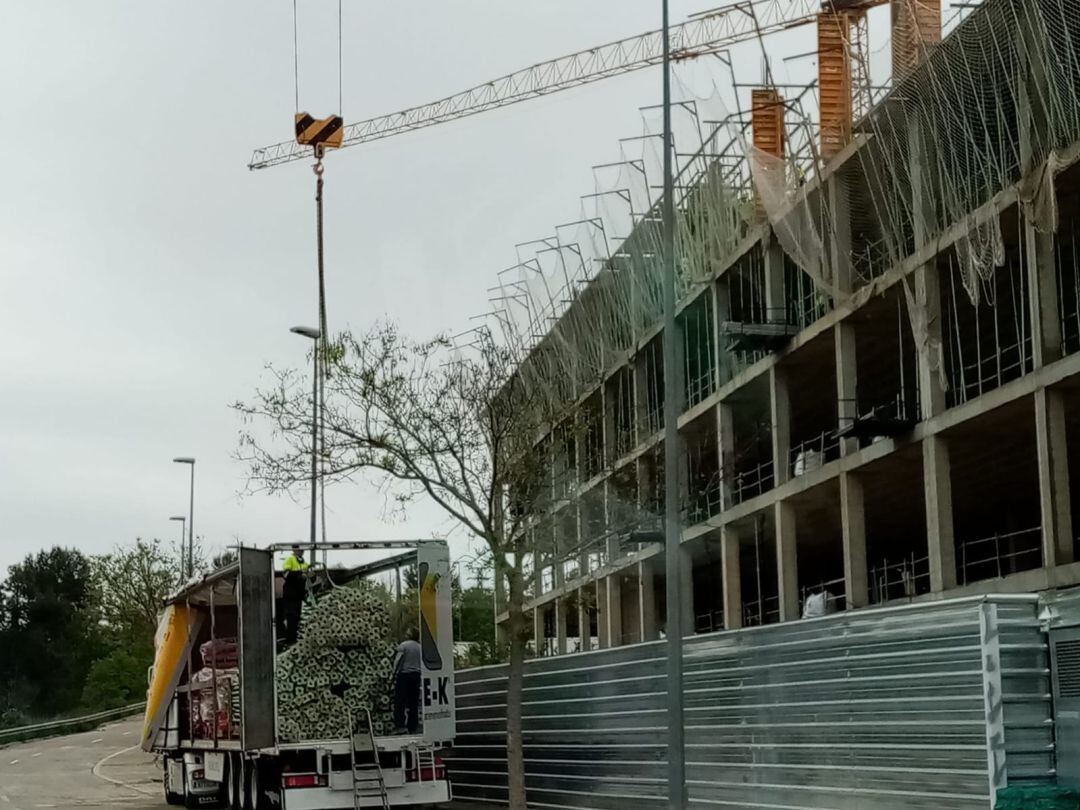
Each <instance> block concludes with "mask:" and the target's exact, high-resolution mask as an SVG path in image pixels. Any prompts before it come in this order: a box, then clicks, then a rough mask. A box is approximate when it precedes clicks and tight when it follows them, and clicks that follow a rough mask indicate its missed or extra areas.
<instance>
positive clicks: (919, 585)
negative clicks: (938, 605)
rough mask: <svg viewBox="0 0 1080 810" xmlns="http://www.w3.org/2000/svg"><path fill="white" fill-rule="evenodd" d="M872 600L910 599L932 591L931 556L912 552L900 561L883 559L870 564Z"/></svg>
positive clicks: (879, 602) (876, 601)
mask: <svg viewBox="0 0 1080 810" xmlns="http://www.w3.org/2000/svg"><path fill="white" fill-rule="evenodd" d="M869 573H870V602H871V603H872V604H881V603H884V602H890V601H892V600H894V599H910V598H912V597H913V596H916V595H918V594H920V593H929V592H930V557H929V556H924V557H916V556H915V552H912V553H911V554H910V555H908V556H907V557H904V558H903V559H901V560H900V561H899V562H896V561H894V562H889V561H888V560H887V559H885V560H882V561H881V564H880V565H877V564H875V565H872V566H870V572H869Z"/></svg>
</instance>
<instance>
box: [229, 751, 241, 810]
mask: <svg viewBox="0 0 1080 810" xmlns="http://www.w3.org/2000/svg"><path fill="white" fill-rule="evenodd" d="M243 778H244V761H243V759H241V758H240V756H239V755H237V754H232V755H231V756H230V757H229V778H228V780H227V781H226V788H227V790H226V796H225V801H226V804H225V806H226V807H228V808H230V810H244V799H243V795H244V794H243V788H242V787H241V786H242V784H243V783H242V781H241V780H242V779H243Z"/></svg>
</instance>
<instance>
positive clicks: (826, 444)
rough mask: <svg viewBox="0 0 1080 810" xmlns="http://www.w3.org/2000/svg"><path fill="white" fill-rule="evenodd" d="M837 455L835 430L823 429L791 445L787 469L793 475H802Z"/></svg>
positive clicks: (838, 454) (837, 443)
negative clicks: (815, 434)
mask: <svg viewBox="0 0 1080 810" xmlns="http://www.w3.org/2000/svg"><path fill="white" fill-rule="evenodd" d="M839 457H840V438H839V436H837V434H836V431H835V430H825V431H822V432H821V433H819V434H818V435H817V436H812V437H811V438H809V439H807V440H806V441H803V442H799V443H798V444H796V445H792V447H791V450H790V451H789V453H788V464H789V467H788V470H789V472H790V473H791V474H792V475H795V476H798V475H804V474H805V473H808V472H813V471H814V470H817V469H820V468H821V467H822V466H823V465H825V464H827V463H828V462H830V461H835V460H836V459H837V458H839Z"/></svg>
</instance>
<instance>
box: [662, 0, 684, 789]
mask: <svg viewBox="0 0 1080 810" xmlns="http://www.w3.org/2000/svg"><path fill="white" fill-rule="evenodd" d="M662 3H663V16H664V26H663V37H664V198H663V250H662V251H661V253H662V255H663V266H662V271H661V272H662V275H663V279H662V289H663V299H664V338H663V348H664V561H665V572H666V584H667V607H666V619H665V633H666V636H667V720H668V746H667V749H668V806H669V807H670V808H671V810H684V808H685V807H686V762H685V755H686V745H685V742H686V741H685V732H684V728H683V648H682V643H683V641H682V637H683V629H682V591H681V588H680V586H681V584H682V573H681V567H682V549H681V547H680V546H681V541H682V527H681V525H680V518H679V424H678V418H679V414H678V409H679V407H680V406H681V404H682V403H681V401H680V400H681V398H680V397H679V391H680V389H681V388H682V386H681V385H680V381H681V377H680V374H681V370H680V369H679V368H678V362H677V359H678V358H677V350H676V342H675V341H676V338H677V335H676V334H675V179H674V166H673V165H672V161H673V152H674V147H675V144H674V137H673V136H672V131H671V28H670V21H669V14H668V0H662Z"/></svg>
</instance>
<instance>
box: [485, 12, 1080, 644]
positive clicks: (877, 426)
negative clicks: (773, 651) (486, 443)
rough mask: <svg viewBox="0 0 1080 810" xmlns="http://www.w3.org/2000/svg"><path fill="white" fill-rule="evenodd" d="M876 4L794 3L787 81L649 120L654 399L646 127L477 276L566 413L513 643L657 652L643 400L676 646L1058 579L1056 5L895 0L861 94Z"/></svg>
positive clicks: (1069, 21)
mask: <svg viewBox="0 0 1080 810" xmlns="http://www.w3.org/2000/svg"><path fill="white" fill-rule="evenodd" d="M745 5H747V7H755V8H757V9H758V10H759V11H761V10H762V9H763V8H764V6H766V5H768V6H770V7H771V6H772V5H774V4H761V3H758V4H745ZM786 5H787V6H793V5H795V4H794V3H791V4H786ZM871 5H876V4H870V3H864V2H854V3H851V4H846V3H843V2H840V1H839V0H837V2H836V3H835V4H832V5H829V6H828V7H827V8H825V9H824V10H821V11H820V13H817V10H816V9H815V10H814V11H815V15H816V34H815V36H816V49H815V53H816V61H817V78H816V81H814V82H812V83H810V84H809V85H808V86H807V87H806V88H803V89H800V88H797V87H792V86H783V85H780V84H778V83H776V82H774V81H772V80H771V77H770V76H769V75H768V73H769V71H768V69H767V67H766V76H765V81H764V82H760V83H759V85H760V86H758V87H754V88H747V89H748V90H749V92H747V93H744V94H742V96H741V97H743V98H745V97H747V96H748V97H749V99H750V104H749V106H748V107H744V108H742V109H739V108H736V109H731V106H732V105H730V104H727V105H725V108H724V109H723V110H719V111H717V110H715V109H709V110H708V111H706V107H707V103H706V102H704V101H701V100H698V101H696V102H692V101H687V102H684V103H682V104H680V105H679V107H678V109H677V110H676V115H677V117H683V118H686V121H684V122H682V123H683V125H684V126H683V129H685V130H686V131H688V132H691V133H693V134H692V135H689V136H680V135H679V133H680V132H682V130H677V133H676V138H677V140H676V144H675V150H676V153H677V154H676V166H677V171H678V175H677V177H676V195H677V200H676V203H677V204H676V211H677V213H676V217H677V225H676V229H677V232H676V267H677V281H676V283H677V291H678V292H677V294H678V301H679V303H678V309H677V325H678V330H679V335H678V345H679V347H680V352H679V353H680V362H679V366H680V368H681V372H682V373H681V375H680V377H679V378H678V379H675V380H665V379H664V373H663V365H662V352H661V348H660V346H661V337H662V336H661V330H660V323H661V296H660V285H659V276H658V274H659V272H660V267H661V261H660V258H661V257H660V246H661V234H660V222H659V213H658V211H659V209H658V208H657V207H656V206H657V200H656V195H655V194H651V193H650V190H651V189H655V188H657V187H658V185H659V183H658V175H656V174H655V173H653V172H654V169H653V166H655V165H656V164H655V160H653V159H650V157H649V154H648V152H649V150H652V151H653V153H654V154H653V158H655V152H656V151H657V150H659V149H662V147H660V146H659V145H658V141H657V139H656V138H655V137H653V136H652V135H651V134H649V133H646V136H645V137H643V139H641V140H642V143H644V147H643V153H644V154H643V156H642V157H641V158H638V159H630V158H626V157H625V154H624V159H623V160H621V161H619V162H618V163H616V164H612V165H611V166H608V167H598V168H597V170H596V176H597V178H598V180H597V184H598V189H597V193H596V194H593V195H589V198H588V201H587V202H588V208H586V209H584V210H583V215H582V218H581V220H580V221H579V222H575V223H572V224H571V225H567V226H561V227H560V228H558V229H557V231H556V234H555V235H554V236H552V237H550V238H547V239H544V240H540V241H538V242H537V243H530V245H527V246H519V259H520V263H519V265H517V266H515V267H514V268H512V269H511V271H507V272H506V273H504V274H502V275H501V276H500V287H499V290H500V299H499V300H500V307H501V310H500V315H499V320H500V323H501V324H502V328H503V330H504V333H505V334H506V335H507V336H508V337H509V338H510V339H512V340H515V341H517V342H518V345H519V346H520V347H521V349H522V358H523V360H522V363H521V366H520V369H519V374H521V375H522V377H524V378H527V379H529V380H531V381H533V382H534V383H536V384H538V385H546V386H549V387H557V388H558V389H559V392H558V395H559V396H560V397H561V398H563V399H564V400H565V401H566V402H568V403H573V404H572V407H571V408H569V409H568V411H567V416H566V418H565V420H564V421H563V422H562V423H560V424H559V425H556V426H555V427H554V428H553V429H552V431H551V433H550V434H549V435H548V436H546V437H544V439H543V441H542V442H541V445H540V446H541V447H542V448H543V451H544V452H545V453H548V454H549V457H550V459H551V468H552V477H551V482H550V484H551V486H550V491H549V492H545V493H544V494H543V498H544V504H543V509H542V510H540V513H541V514H542V517H540V518H538V519H536V520H534V521H533V522H532V524H531V525H530V528H529V532H530V538H531V542H532V547H533V548H534V554H533V559H532V567H531V572H532V573H531V576H530V591H529V594H528V603H527V610H529V611H531V612H532V613H533V615H534V618H535V623H534V628H535V636H534V638H535V645H536V649H537V651H538V652H539V653H541V654H552V653H562V652H573V651H578V650H584V649H589V648H596V647H601V648H604V647H610V646H617V645H621V644H630V643H636V642H640V641H648V640H652V639H656V638H658V637H660V636H661V635H662V634H663V628H664V615H665V609H664V593H665V583H664V564H663V563H664V560H663V553H664V551H663V536H662V516H663V514H664V486H663V481H664V469H663V459H664V451H663V435H662V431H661V426H662V422H663V402H664V386H665V385H677V386H678V398H679V401H680V402H681V403H682V405H681V407H680V413H679V418H678V424H679V444H680V448H679V452H680V456H681V458H682V459H683V462H682V464H681V465H680V469H679V477H680V491H681V502H680V509H681V514H682V526H683V535H682V550H683V551H682V565H681V570H682V578H683V582H682V588H683V591H684V593H685V594H686V596H685V597H684V605H685V612H686V615H685V617H684V622H685V623H686V624H685V625H684V626H689V627H692V628H695V629H696V630H697V631H698V632H705V631H711V630H715V629H722V628H739V627H745V626H750V625H758V624H768V623H774V622H785V621H793V620H797V619H799V618H800V617H801V616H803V615H804V614H806V613H807V612H811V613H815V612H822V611H843V610H852V609H858V608H862V607H865V606H869V605H880V604H884V603H897V602H903V601H920V600H935V599H940V598H942V597H943V596H959V595H963V594H972V593H984V592H1020V591H1023V592H1028V591H1034V590H1043V589H1050V588H1055V587H1058V586H1063V585H1071V584H1076V583H1078V582H1080V563H1074V559H1075V554H1076V552H1075V546H1076V535H1075V533H1074V529H1073V518H1072V514H1073V510H1074V505H1080V429H1078V428H1080V416H1077V415H1076V414H1078V413H1080V408H1078V407H1077V406H1078V405H1080V248H1078V246H1077V239H1078V237H1080V232H1078V230H1077V218H1078V217H1080V167H1078V165H1077V164H1076V159H1077V156H1078V154H1080V152H1078V144H1080V97H1078V94H1077V90H1076V88H1078V87H1080V0H986V2H984V3H983V4H981V5H979V6H978V7H971V4H963V6H962V9H963V11H962V13H961V12H957V14H956V18H955V19H953V20H952V25H951V28H948V29H947V30H945V31H944V32H943V26H942V16H943V15H942V8H941V7H940V5H939V4H938V2H937V0H927V1H926V2H923V1H922V0H893V2H892V5H891V8H890V10H889V13H890V25H889V34H890V42H891V46H890V47H891V55H892V59H891V62H892V69H891V74H892V75H891V79H890V81H889V83H888V86H876V85H875V84H874V82H873V80H872V79H871V77H870V71H869V69H868V64H867V63H868V58H867V54H868V53H869V52H870V50H871V48H870V46H869V45H868V43H867V41H866V40H867V37H868V32H869V27H868V26H867V22H866V21H867V15H868V14H870V13H873V11H872V9H871V8H870V6H871ZM946 11H947V10H946ZM946 16H947V15H946ZM757 22H760V23H761V26H762V27H768V20H767V19H762V18H759V19H758V20H757ZM804 30H810V29H808V28H807V29H804ZM721 61H722V60H721ZM767 65H768V62H767V61H766V66H767ZM732 76H733V81H734V71H732ZM736 107H737V105H736ZM811 121H813V123H812V124H811ZM687 122H689V124H687ZM680 137H682V140H679V138H680ZM650 174H651V176H650ZM554 279H559V281H558V282H555V281H554ZM1070 470H1071V471H1072V475H1070ZM1071 478H1076V479H1078V480H1077V481H1076V482H1073V481H1071Z"/></svg>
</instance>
